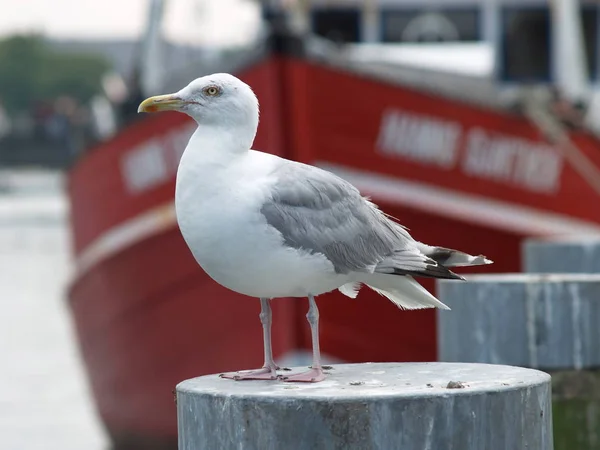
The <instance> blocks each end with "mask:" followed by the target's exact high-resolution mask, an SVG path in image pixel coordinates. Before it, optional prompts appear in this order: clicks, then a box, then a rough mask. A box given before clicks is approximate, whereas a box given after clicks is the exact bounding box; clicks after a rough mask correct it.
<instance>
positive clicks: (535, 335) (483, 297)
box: [438, 247, 600, 450]
mask: <svg viewBox="0 0 600 450" xmlns="http://www.w3.org/2000/svg"><path fill="white" fill-rule="evenodd" d="M542 250H543V251H548V252H549V254H550V255H551V256H552V257H553V258H554V259H555V260H557V259H558V255H556V252H557V250H556V248H546V247H542ZM535 252H537V249H536V250H535ZM537 256H540V254H538V255H537ZM548 257H549V256H548ZM537 261H538V262H539V265H536V266H535V267H536V268H537V269H541V267H540V265H543V264H545V261H544V258H543V257H542V258H539V259H537ZM555 262H557V261H554V262H551V263H552V264H553V263H555ZM559 264H560V262H559ZM546 267H548V266H546ZM467 280H468V282H466V283H463V282H447V281H442V282H440V283H438V296H439V298H440V300H441V301H442V302H444V303H445V304H447V305H448V306H449V307H450V308H451V309H452V310H451V311H440V312H438V357H439V359H440V360H442V361H472V362H486V363H494V364H514V365H519V366H524V367H533V368H539V369H542V370H547V371H551V373H552V391H553V416H554V424H553V425H554V445H555V448H556V449H557V450H573V449H578V450H594V449H598V448H600V435H599V431H598V430H600V415H599V414H597V412H596V411H598V410H599V408H600V372H598V370H596V369H597V368H598V367H600V327H599V326H598V324H599V323H600V274H527V275H523V274H518V275H481V276H478V275H476V276H470V277H467Z"/></svg>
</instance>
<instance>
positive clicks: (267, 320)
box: [221, 298, 279, 380]
mask: <svg viewBox="0 0 600 450" xmlns="http://www.w3.org/2000/svg"><path fill="white" fill-rule="evenodd" d="M259 317H260V321H261V323H262V326H263V341H264V347H265V364H264V366H263V367H262V368H261V369H256V370H240V371H239V372H229V373H222V374H221V377H223V378H232V379H234V380H275V379H276V378H277V372H276V371H277V369H279V367H277V365H276V364H275V361H274V360H273V349H272V347H271V323H272V314H271V300H270V299H268V298H261V299H260V315H259Z"/></svg>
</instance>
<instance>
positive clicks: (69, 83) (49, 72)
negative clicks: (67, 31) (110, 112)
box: [0, 35, 110, 114]
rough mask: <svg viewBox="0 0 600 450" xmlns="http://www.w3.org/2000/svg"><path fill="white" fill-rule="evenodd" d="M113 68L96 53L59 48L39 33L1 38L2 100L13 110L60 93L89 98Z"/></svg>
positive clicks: (26, 107)
mask: <svg viewBox="0 0 600 450" xmlns="http://www.w3.org/2000/svg"><path fill="white" fill-rule="evenodd" d="M109 68H110V64H109V63H108V62H107V61H106V60H105V59H103V58H102V57H99V56H96V55H89V54H74V53H59V52H56V51H55V50H53V49H52V48H50V47H49V46H48V45H47V44H46V43H45V42H44V40H43V38H42V37H41V36H38V35H27V36H11V37H8V38H6V39H4V40H0V100H2V103H3V105H4V107H5V108H6V109H7V111H8V112H9V114H10V113H15V112H20V111H24V110H27V109H28V108H29V107H30V106H31V105H32V103H33V102H34V101H36V100H49V99H53V98H56V97H57V96H59V95H69V96H72V97H74V98H76V99H78V100H79V101H81V102H85V101H87V100H89V99H90V98H91V97H92V96H93V95H94V94H96V93H98V92H100V90H101V79H102V75H103V74H104V73H105V72H106V71H107V70H108V69H109Z"/></svg>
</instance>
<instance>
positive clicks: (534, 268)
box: [522, 237, 600, 273]
mask: <svg viewBox="0 0 600 450" xmlns="http://www.w3.org/2000/svg"><path fill="white" fill-rule="evenodd" d="M522 260H523V271H524V272H527V273H600V237H589V238H585V239H574V238H573V239H571V238H569V239H567V238H562V239H558V238H556V239H533V238H531V239H527V240H526V241H525V243H524V245H523V247H522Z"/></svg>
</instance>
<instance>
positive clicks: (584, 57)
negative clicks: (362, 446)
mask: <svg viewBox="0 0 600 450" xmlns="http://www.w3.org/2000/svg"><path fill="white" fill-rule="evenodd" d="M0 8H1V9H2V11H3V12H2V14H1V15H0V243H1V244H0V245H1V246H0V302H1V305H2V307H3V309H4V311H3V313H0V356H1V359H0V361H1V362H0V449H2V450H4V449H6V450H33V449H61V450H66V449H86V450H95V449H114V450H129V449H175V448H177V445H176V410H175V403H174V401H173V394H172V391H173V389H174V388H175V385H176V384H177V383H178V382H179V381H181V380H183V379H185V378H189V377H193V376H199V375H202V374H207V373H217V372H221V371H226V370H236V369H242V368H251V367H253V366H259V365H260V364H261V362H262V361H261V355H262V337H261V336H262V335H261V328H260V322H259V321H258V310H259V307H258V302H257V301H253V300H247V299H244V298H240V296H238V295H236V294H233V293H231V292H228V291H225V290H224V289H223V288H221V287H219V286H217V285H216V284H215V283H214V282H212V281H211V280H210V279H209V278H208V277H207V276H206V275H205V274H204V273H203V272H202V271H201V269H200V268H199V267H198V266H197V265H196V263H195V262H194V261H193V259H192V257H191V255H190V254H189V251H188V250H187V248H186V247H185V244H184V242H183V240H182V239H181V236H180V234H179V231H178V229H177V225H176V221H175V216H174V209H173V202H172V199H173V192H174V176H175V173H176V168H177V162H178V159H179V157H180V156H181V153H182V152H183V150H184V148H185V145H186V143H187V140H188V138H189V136H190V135H191V133H192V132H193V130H194V128H195V127H194V123H193V122H192V121H191V120H190V119H188V118H187V117H185V116H183V115H178V114H175V113H173V114H171V113H166V114H161V115H152V116H148V115H138V114H137V113H136V111H137V106H138V105H139V103H140V102H141V101H142V100H143V99H145V98H146V97H148V96H151V95H155V94H163V93H169V92H174V91H177V90H179V89H180V88H182V87H183V86H185V85H186V84H187V83H189V82H190V81H191V80H193V79H194V78H197V77H199V76H202V75H205V74H209V73H214V72H230V73H234V74H235V75H237V76H239V77H240V78H242V79H243V80H244V81H246V82H247V83H249V84H250V85H251V86H252V87H253V89H254V90H255V92H256V93H257V95H258V97H259V100H260V102H261V126H260V129H259V133H258V135H257V139H256V142H255V148H257V149H260V150H263V151H268V152H271V153H275V154H279V155H282V156H285V157H287V158H291V159H296V160H300V161H304V162H308V163H311V164H316V165H319V166H321V167H324V168H326V169H328V170H333V171H334V172H336V173H338V174H339V175H340V176H343V177H345V178H347V179H348V180H349V181H351V182H353V183H355V184H356V185H357V186H358V187H359V188H361V190H362V191H363V192H364V193H365V194H368V195H371V196H372V197H373V198H374V199H375V200H376V202H377V203H378V204H379V205H381V207H382V208H383V209H384V210H385V211H386V212H388V213H390V214H393V215H394V216H395V217H398V218H399V219H400V220H401V221H402V223H403V224H405V225H407V226H408V227H409V228H410V229H411V230H413V236H414V237H415V238H416V239H418V240H422V241H425V242H428V243H432V244H440V245H444V246H446V247H452V248H460V249H461V250H464V251H467V252H471V253H484V254H486V255H487V256H488V257H490V258H492V259H493V260H494V261H495V264H494V265H493V266H491V267H485V268H481V269H473V271H476V270H477V271H487V272H490V271H493V272H519V271H521V270H522V269H523V268H522V267H521V244H522V242H523V241H524V240H525V239H528V238H531V237H543V238H548V237H556V236H564V235H569V236H581V235H586V236H592V237H596V236H599V235H600V209H599V208H596V207H590V205H591V204H592V203H593V199H596V197H598V195H600V169H598V168H599V167H600V151H599V149H600V140H599V138H598V135H597V134H598V132H599V131H600V121H599V120H598V114H600V109H599V107H600V103H599V102H598V99H599V98H600V97H598V77H599V76H600V74H599V73H598V58H599V56H600V55H599V50H600V49H599V47H598V42H600V29H599V26H598V25H599V17H600V7H599V5H598V3H597V2H595V1H592V0H590V1H586V0H582V1H577V0H552V1H548V0H314V1H311V0H264V1H257V0H127V1H117V0H104V1H102V2H92V1H86V2H82V1H78V0H54V1H52V2H49V1H47V0H29V1H27V2H13V1H9V0H0ZM596 200H597V199H596ZM596 204H597V203H596ZM598 270H600V269H598ZM266 276H268V274H266ZM423 284H424V285H425V286H426V287H427V288H428V289H431V290H432V291H433V290H435V286H434V284H433V283H432V282H431V281H424V282H423ZM323 299H324V300H323V301H322V302H321V303H320V304H319V306H320V308H321V310H322V311H321V320H322V326H321V327H322V331H321V334H322V338H321V346H322V349H323V352H324V353H325V360H326V361H328V362H330V363H336V362H355V361H431V360H436V359H438V344H437V319H436V316H435V313H434V312H432V311H415V312H410V313H406V312H400V311H398V310H396V309H395V308H394V307H393V305H391V304H389V303H386V302H385V300H382V299H381V298H379V297H378V296H376V295H374V294H373V293H369V292H361V296H360V297H359V301H357V302H351V301H348V300H347V299H344V298H343V297H341V296H340V295H339V294H338V293H333V294H328V295H326V296H323ZM305 309H306V305H305V303H303V302H302V301H301V300H298V299H288V300H286V301H282V302H276V305H275V308H274V315H275V318H274V321H275V322H274V330H273V334H274V339H275V342H274V351H275V354H276V358H277V359H278V361H279V362H280V364H281V365H282V366H283V365H286V364H287V365H304V364H308V363H309V361H310V351H309V349H310V336H309V334H308V329H307V326H306V324H305V319H304V314H305ZM499 362H502V361H499ZM548 369H552V368H548ZM587 407H588V406H585V407H584V406H582V407H581V408H584V409H585V408H587ZM592 407H593V408H595V407H596V406H594V405H592V406H590V408H592ZM584 409H582V411H583V410H584ZM586 411H587V410H586ZM594 417H596V416H594ZM565 420H566V419H565ZM590 420H591V419H590ZM594 420H595V419H594ZM594 420H591V421H588V422H586V426H587V427H588V428H589V429H590V430H592V429H595V428H596V425H597V426H598V427H600V423H599V422H598V421H597V420H596V421H594ZM567 428H568V427H567ZM586 433H587V431H583V432H582V436H584V437H583V438H581V439H583V440H582V441H577V445H576V446H573V445H574V444H573V442H574V441H569V440H568V439H567V440H565V441H564V442H566V444H564V445H565V446H564V447H561V446H560V445H557V448H578V449H588V448H589V449H592V448H600V447H597V445H598V442H597V440H593V439H592V438H590V439H592V440H588V441H586V439H587V438H586V436H588V435H587V434H586ZM594 439H595V438H594ZM560 442H563V441H560ZM561 445H562V444H561ZM595 445H596V447H594V446H595Z"/></svg>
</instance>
